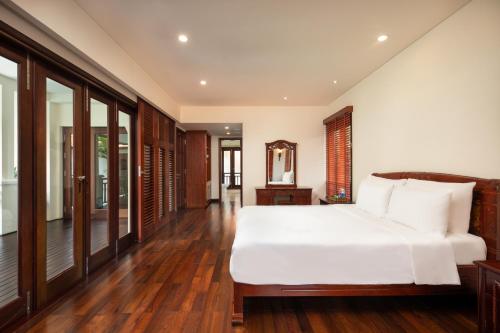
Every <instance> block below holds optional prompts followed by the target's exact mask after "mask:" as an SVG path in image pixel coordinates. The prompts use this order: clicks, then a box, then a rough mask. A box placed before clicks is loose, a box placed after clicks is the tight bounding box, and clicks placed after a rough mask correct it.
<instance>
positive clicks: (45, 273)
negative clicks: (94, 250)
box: [33, 63, 86, 308]
mask: <svg viewBox="0 0 500 333" xmlns="http://www.w3.org/2000/svg"><path fill="white" fill-rule="evenodd" d="M33 88H34V90H35V94H34V96H35V103H34V105H35V122H36V128H35V147H36V149H35V157H36V162H35V228H36V233H35V234H36V240H35V244H36V245H35V247H36V260H35V267H36V274H35V275H36V304H37V307H38V308H40V307H41V306H43V305H45V304H47V303H48V302H50V301H51V300H52V299H54V298H55V297H57V296H58V295H60V294H61V293H63V292H64V291H66V290H67V289H69V288H70V287H72V286H73V285H75V284H76V283H77V282H78V281H79V280H81V279H82V278H83V274H84V252H83V244H84V243H83V242H84V240H83V235H84V225H83V221H84V199H85V191H86V175H85V169H84V164H83V161H84V140H83V135H84V133H83V127H82V126H81V125H80V124H82V123H83V117H84V114H83V108H82V106H83V87H82V85H81V84H80V83H79V82H78V81H76V80H72V79H70V78H68V76H67V75H61V74H59V73H57V72H56V71H54V70H52V69H50V68H48V67H45V66H44V65H42V64H40V63H35V64H34V87H33Z"/></svg>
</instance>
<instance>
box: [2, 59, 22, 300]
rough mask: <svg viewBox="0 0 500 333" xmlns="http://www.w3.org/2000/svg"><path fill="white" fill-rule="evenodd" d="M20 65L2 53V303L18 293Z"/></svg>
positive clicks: (12, 298)
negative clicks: (18, 71)
mask: <svg viewBox="0 0 500 333" xmlns="http://www.w3.org/2000/svg"><path fill="white" fill-rule="evenodd" d="M17 66H18V65H17V63H15V62H12V61H10V60H8V59H6V58H3V57H0V147H1V151H0V175H1V176H2V179H1V183H0V208H1V210H2V211H1V214H0V307H1V306H2V305H4V304H7V303H9V302H10V301H12V300H14V299H15V298H16V297H17V295H18V268H19V267H18V241H17V235H18V234H17V229H18V209H17V206H18V196H17V193H18V192H17V191H18V176H17V175H18V173H17V172H18V169H17V150H18V146H17V103H18V100H17V85H18V82H17Z"/></svg>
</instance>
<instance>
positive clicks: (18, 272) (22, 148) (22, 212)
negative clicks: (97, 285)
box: [0, 41, 34, 331]
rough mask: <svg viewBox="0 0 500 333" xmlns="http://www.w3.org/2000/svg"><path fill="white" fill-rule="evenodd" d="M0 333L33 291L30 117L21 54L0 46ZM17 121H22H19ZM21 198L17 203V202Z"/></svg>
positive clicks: (27, 309)
mask: <svg viewBox="0 0 500 333" xmlns="http://www.w3.org/2000/svg"><path fill="white" fill-rule="evenodd" d="M0 59H1V61H2V67H1V69H0V86H1V90H0V94H1V95H0V97H1V100H2V105H3V107H2V108H1V109H0V119H1V120H2V121H1V125H0V126H1V127H2V131H1V134H0V135H1V137H2V144H1V146H0V154H1V159H2V172H1V174H0V176H1V177H2V182H1V185H0V189H1V195H2V197H1V201H0V205H1V214H2V220H1V221H0V331H1V330H2V327H4V326H5V325H7V324H9V323H11V322H13V321H15V320H16V319H18V318H19V317H21V316H24V315H26V314H28V313H29V312H30V311H31V306H32V290H33V206H32V202H33V198H34V196H33V144H32V143H33V135H32V133H33V118H32V112H31V111H32V110H31V94H30V91H31V89H32V87H31V82H29V83H28V72H27V71H28V66H27V63H28V62H27V55H26V54H24V53H21V52H17V51H15V49H14V48H11V47H10V46H8V45H7V44H5V43H4V42H3V41H0ZM21 120H22V121H21ZM21 198H22V199H21Z"/></svg>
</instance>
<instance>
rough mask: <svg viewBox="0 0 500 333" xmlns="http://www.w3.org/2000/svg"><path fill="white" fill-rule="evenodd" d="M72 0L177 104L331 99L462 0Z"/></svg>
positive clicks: (321, 102)
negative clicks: (384, 37)
mask: <svg viewBox="0 0 500 333" xmlns="http://www.w3.org/2000/svg"><path fill="white" fill-rule="evenodd" d="M76 2H77V3H78V4H79V5H80V7H82V8H83V9H84V10H85V11H86V12H87V13H88V14H89V15H90V16H91V17H93V18H94V19H95V21H96V22H97V23H98V24H99V25H100V26H101V27H102V28H103V29H104V30H105V31H107V32H108V33H109V35H110V36H111V37H112V38H113V39H114V40H115V41H116V42H117V43H118V44H120V45H121V47H122V48H123V49H124V50H125V51H126V52H127V53H129V54H130V55H131V56H132V57H133V58H134V59H135V60H136V61H137V63H139V65H141V66H142V67H143V68H144V69H145V70H146V71H147V72H148V73H149V74H150V75H151V77H153V79H155V80H156V81H157V82H158V83H159V84H160V85H161V86H162V87H163V88H164V89H165V91H166V92H167V93H168V94H170V95H171V96H172V97H173V98H174V99H175V100H176V101H177V102H178V103H180V104H182V105H207V106H208V105H268V106H270V105H327V104H329V103H331V102H332V101H333V100H334V99H335V98H336V97H338V96H340V95H341V94H342V93H343V92H345V91H346V90H348V89H349V88H350V87H352V86H353V85H354V84H356V83H357V82H359V81H360V80H362V79H363V78H364V77H366V76H367V75H368V74H370V73H371V72H373V71H374V70H376V69H377V68H378V67H380V66H381V65H382V64H384V63H385V62H386V61H388V60H389V59H390V58H391V57H393V56H394V55H396V54H397V53H398V52H400V51H401V50H402V49H404V48H405V47H407V46H408V45H410V44H411V43H412V42H413V41H415V40H416V39H418V38H419V37H421V36H422V35H424V34H425V33H426V32H427V31H429V30H430V29H431V28H432V27H434V26H436V25H437V24H438V23H440V22H441V21H442V20H444V19H445V18H447V17H448V16H450V15H451V14H453V13H454V12H455V11H456V10H458V9H459V8H460V7H462V6H463V5H464V4H465V3H467V2H468V0H418V1H417V0H378V1H373V0H351V1H345V0H314V1H306V0H246V1H245V0H210V1H207V0H170V1H162V0H145V1H134V0H107V1H102V0H76ZM179 33H185V34H187V35H188V36H189V39H190V40H189V42H188V43H187V44H181V43H179V42H178V41H177V35H178V34H179ZM382 33H384V34H387V35H389V39H388V40H387V41H386V42H385V43H377V41H376V38H377V36H378V35H380V34H382ZM201 79H205V80H207V81H208V85H207V86H204V87H202V86H200V84H199V81H200V80H201ZM333 80H337V81H338V84H337V85H334V84H333V83H332V82H333ZM283 96H287V97H288V100H287V101H285V100H283Z"/></svg>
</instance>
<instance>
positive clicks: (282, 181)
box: [255, 140, 312, 206]
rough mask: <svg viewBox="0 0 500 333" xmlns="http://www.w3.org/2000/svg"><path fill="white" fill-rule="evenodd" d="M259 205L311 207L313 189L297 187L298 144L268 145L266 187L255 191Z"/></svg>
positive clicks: (284, 142)
mask: <svg viewBox="0 0 500 333" xmlns="http://www.w3.org/2000/svg"><path fill="white" fill-rule="evenodd" d="M255 192H256V196H257V205H265V206H270V205H310V204H311V195H312V188H310V187H299V186H297V144H296V143H293V142H289V141H286V140H278V141H274V142H270V143H266V186H265V187H257V188H256V189H255Z"/></svg>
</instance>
